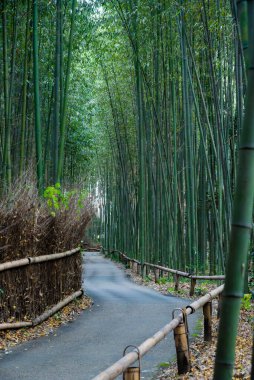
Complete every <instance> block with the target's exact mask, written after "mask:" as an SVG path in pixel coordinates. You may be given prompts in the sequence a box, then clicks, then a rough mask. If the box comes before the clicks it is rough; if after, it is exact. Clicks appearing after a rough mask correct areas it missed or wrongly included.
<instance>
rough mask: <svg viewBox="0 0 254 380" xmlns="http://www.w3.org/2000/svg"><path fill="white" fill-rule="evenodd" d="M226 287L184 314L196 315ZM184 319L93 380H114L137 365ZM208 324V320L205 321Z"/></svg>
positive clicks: (175, 321) (190, 307) (177, 321)
mask: <svg viewBox="0 0 254 380" xmlns="http://www.w3.org/2000/svg"><path fill="white" fill-rule="evenodd" d="M223 288H224V285H221V286H219V287H217V288H216V289H214V290H212V291H211V292H210V293H208V294H206V295H205V296H203V297H201V298H199V299H198V300H196V301H194V302H193V303H192V304H190V305H188V306H187V307H186V308H185V310H184V313H185V314H186V316H188V315H190V314H193V313H195V312H196V311H197V310H198V309H200V308H201V307H204V306H205V305H207V304H208V303H209V302H211V301H212V300H213V299H214V298H215V297H217V296H219V295H220V294H221V293H222V291H223ZM182 319H183V313H180V314H179V315H177V316H176V317H175V318H173V319H172V321H171V322H169V323H168V324H166V325H165V326H164V327H163V328H162V329H160V330H159V331H157V332H156V333H155V334H154V335H153V336H152V337H150V338H148V339H146V340H145V341H144V342H143V343H141V344H140V346H138V347H137V349H136V350H135V351H132V352H130V353H128V354H126V355H125V356H124V357H122V358H121V359H120V360H118V361H117V362H116V363H114V364H113V365H112V366H110V367H108V368H107V369H106V370H105V371H103V372H101V373H100V374H99V375H98V376H96V377H94V378H93V379H92V380H113V379H115V378H116V377H117V376H118V375H120V374H122V373H123V372H124V371H125V370H127V368H128V367H129V366H131V365H132V364H133V363H135V362H136V361H137V360H138V359H139V356H140V357H142V356H144V355H145V354H146V353H147V352H148V351H150V350H151V349H152V348H153V347H154V346H156V345H157V344H158V343H159V342H160V341H162V340H163V339H164V338H165V337H166V336H167V335H168V334H169V333H170V332H171V331H173V330H174V329H176V328H177V327H178V326H179V324H181V322H182ZM205 322H206V320H205Z"/></svg>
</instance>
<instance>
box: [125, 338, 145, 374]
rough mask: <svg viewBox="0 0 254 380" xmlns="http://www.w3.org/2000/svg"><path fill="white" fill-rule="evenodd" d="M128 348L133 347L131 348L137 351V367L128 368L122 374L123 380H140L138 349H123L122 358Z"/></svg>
mask: <svg viewBox="0 0 254 380" xmlns="http://www.w3.org/2000/svg"><path fill="white" fill-rule="evenodd" d="M129 347H133V348H135V350H136V351H137V354H138V362H139V366H138V367H128V368H127V369H126V370H125V371H124V372H123V380H140V374H141V360H140V352H139V349H138V347H136V346H132V345H130V346H127V347H126V348H125V349H124V352H123V356H124V355H125V353H126V351H127V349H128V348H129Z"/></svg>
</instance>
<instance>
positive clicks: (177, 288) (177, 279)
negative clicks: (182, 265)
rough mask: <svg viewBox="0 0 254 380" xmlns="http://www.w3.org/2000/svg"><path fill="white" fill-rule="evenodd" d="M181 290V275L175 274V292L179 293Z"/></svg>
mask: <svg viewBox="0 0 254 380" xmlns="http://www.w3.org/2000/svg"><path fill="white" fill-rule="evenodd" d="M178 290H179V274H177V273H176V274H175V291H176V292H178Z"/></svg>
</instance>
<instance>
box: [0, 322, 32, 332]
mask: <svg viewBox="0 0 254 380" xmlns="http://www.w3.org/2000/svg"><path fill="white" fill-rule="evenodd" d="M32 325H33V323H32V322H31V321H27V322H13V323H0V330H10V329H22V328H23V327H31V326H32Z"/></svg>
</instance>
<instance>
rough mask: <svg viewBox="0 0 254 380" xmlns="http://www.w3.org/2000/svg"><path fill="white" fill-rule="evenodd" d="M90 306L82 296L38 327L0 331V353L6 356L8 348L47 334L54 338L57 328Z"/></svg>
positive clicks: (90, 302)
mask: <svg viewBox="0 0 254 380" xmlns="http://www.w3.org/2000/svg"><path fill="white" fill-rule="evenodd" d="M91 304H92V301H91V299H90V298H89V297H87V296H83V297H81V298H79V299H77V300H74V301H73V302H71V303H69V304H68V305H67V306H65V307H64V308H63V309H62V310H60V311H59V312H58V313H56V314H54V315H53V316H52V317H50V318H49V319H47V320H46V321H44V322H43V323H41V324H40V325H38V326H35V327H29V328H22V329H18V330H4V331H0V351H1V350H2V351H4V352H5V353H6V354H8V353H9V352H10V348H11V347H13V346H15V345H17V344H20V343H24V342H26V341H28V340H31V339H36V338H39V337H42V336H47V335H49V334H54V336H56V335H57V332H56V329H57V327H59V326H61V325H64V324H66V323H68V322H71V321H73V320H74V319H76V318H77V316H78V315H79V314H81V313H82V311H83V310H85V309H87V308H89V307H90V306H91Z"/></svg>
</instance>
